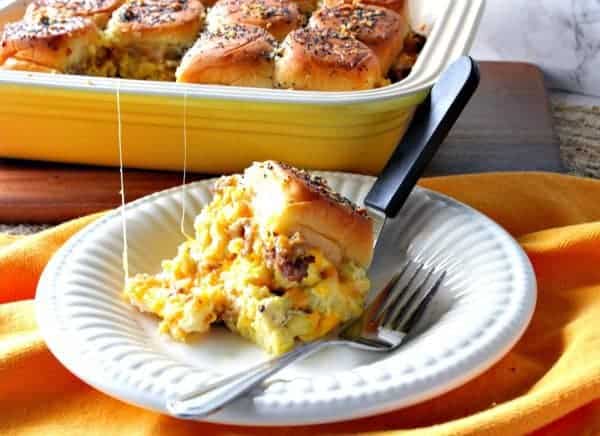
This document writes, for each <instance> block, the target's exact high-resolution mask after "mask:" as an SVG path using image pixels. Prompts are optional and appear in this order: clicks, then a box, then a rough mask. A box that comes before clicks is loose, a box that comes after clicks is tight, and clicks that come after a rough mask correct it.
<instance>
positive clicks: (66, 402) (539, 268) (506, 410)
mask: <svg viewBox="0 0 600 436" xmlns="http://www.w3.org/2000/svg"><path fill="white" fill-rule="evenodd" d="M422 185H423V186H426V187H428V188H431V189H434V190H436V191H440V192H443V193H445V194H448V195H451V196H452V197H455V198H457V199H459V200H461V201H463V202H466V203H468V204H470V205H472V206H473V207H475V208H477V209H479V210H480V211H482V212H484V213H486V214H487V215H489V216H490V217H491V218H493V219H494V220H496V221H497V222H499V223H500V224H501V225H503V226H504V227H505V228H506V229H507V230H508V231H509V232H511V233H512V234H513V235H514V236H515V237H516V238H518V240H519V241H520V243H521V244H522V246H523V248H524V249H525V250H526V252H527V254H528V255H529V257H530V259H531V261H532V262H533V265H534V267H535V271H536V274H537V278H538V284H539V299H538V305H537V308H536V311H535V315H534V317H533V321H532V323H531V325H530V326H529V328H528V329H527V331H526V333H525V335H524V336H523V338H522V339H521V340H520V341H519V342H518V344H517V345H516V346H515V347H514V348H513V350H512V351H510V352H509V353H508V354H507V355H506V356H505V357H504V358H503V359H502V360H501V361H500V362H498V363H497V364H496V365H494V366H493V367H492V368H491V369H490V370H488V371H487V372H486V373H484V374H483V375H481V376H479V377H478V378H476V379H474V380H472V381H470V382H469V383H467V384H466V385H464V386H462V387H460V388H458V389H455V390H453V391H451V392H449V393H447V394H445V395H443V396H441V397H438V398H435V399H433V400H430V401H427V402H425V403H422V404H419V405H417V406H413V407H410V408H407V409H404V410H399V411H397V412H393V413H389V414H385V415H380V416H375V417H371V418H368V419H362V420H358V421H350V422H345V423H339V424H333V425H322V426H315V427H303V428H287V429H285V428H269V429H261V428H244V427H233V426H220V425H213V424H202V423H194V422H187V421H179V420H176V419H173V418H170V417H167V416H163V415H159V414H156V413H152V412H148V411H145V410H142V409H138V408H135V407H133V406H129V405H126V404H124V403H121V402H120V401H118V400H115V399H112V398H110V397H108V396H106V395H104V394H101V393H99V392H97V391H95V390H94V389H91V388H90V387H88V386H87V385H85V384H84V383H83V382H81V381H79V380H78V379H77V378H76V377H74V376H73V375H71V374H70V373H69V372H68V371H67V370H66V369H64V368H63V367H62V366H61V365H60V363H58V361H57V360H56V359H55V358H54V357H53V356H52V354H51V353H50V352H49V351H48V349H47V348H46V346H45V344H44V342H43V340H42V339H41V337H40V334H39V331H38V330H37V327H36V323H35V319H34V315H33V301H32V300H30V299H31V298H33V296H34V294H35V286H36V283H37V280H38V277H39V274H40V272H41V271H42V268H43V266H44V265H45V263H46V262H47V260H48V258H49V256H50V255H51V254H52V253H53V252H54V251H55V250H56V249H57V248H58V247H59V246H60V245H61V244H62V243H63V242H64V241H65V240H66V239H67V238H68V237H69V236H70V235H71V234H73V233H74V232H75V231H76V230H78V229H80V228H81V227H83V226H84V225H86V224H87V223H89V222H90V221H91V220H93V219H94V218H95V217H93V216H92V217H86V218H82V219H80V220H76V221H72V222H69V223H66V224H64V225H61V226H59V227H57V228H54V229H52V230H48V231H45V232H42V233H40V234H37V235H35V236H28V237H22V238H19V237H10V236H0V302H1V303H2V304H0V434H2V435H78V436H87V435H102V436H105V435H112V434H126V435H131V436H135V435H140V436H141V435H144V436H146V435H163V434H164V435H246V434H251V435H262V434H269V435H273V436H275V435H279V434H287V435H311V436H312V435H315V434H349V433H367V432H373V433H376V434H380V435H383V434H385V435H399V434H402V435H405V434H406V435H475V434H490V435H511V436H512V435H517V434H525V433H534V434H535V435H538V436H539V435H597V434H600V181H593V180H588V179H580V178H575V177H569V176H559V175H551V174H543V173H532V174H523V173H512V174H489V175H475V176H456V177H443V178H434V179H425V180H423V181H422Z"/></svg>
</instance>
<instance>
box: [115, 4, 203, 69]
mask: <svg viewBox="0 0 600 436" xmlns="http://www.w3.org/2000/svg"><path fill="white" fill-rule="evenodd" d="M203 20H204V6H202V3H201V2H200V1H199V0H131V1H128V2H127V3H125V4H123V5H122V6H121V7H120V8H119V9H117V10H116V11H115V13H114V14H113V15H112V18H111V19H110V21H109V22H108V26H107V29H106V39H107V41H108V43H109V45H110V47H111V49H112V52H113V56H114V57H115V60H116V62H117V64H118V68H119V75H120V76H121V77H124V78H132V79H150V80H173V79H174V77H175V69H176V68H177V65H178V64H179V61H180V60H181V57H182V56H183V54H184V53H185V51H186V50H187V49H188V48H189V47H191V46H192V44H193V43H194V41H195V40H196V38H197V37H198V34H199V32H200V30H201V29H202V23H203Z"/></svg>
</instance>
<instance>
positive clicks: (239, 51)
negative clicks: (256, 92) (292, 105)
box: [175, 24, 277, 88]
mask: <svg viewBox="0 0 600 436" xmlns="http://www.w3.org/2000/svg"><path fill="white" fill-rule="evenodd" d="M276 44H277V41H276V40H275V38H273V36H271V35H270V34H269V33H268V32H267V31H266V30H264V29H262V28H260V27H257V26H252V25H247V24H224V25H222V26H221V27H219V28H217V29H216V30H209V31H205V32H204V33H202V35H201V36H200V39H198V41H196V43H195V44H194V46H193V47H192V48H191V49H189V50H188V52H187V53H186V54H185V56H184V57H183V59H182V61H181V64H180V65H179V67H178V68H177V71H176V73H175V77H176V80H177V81H178V82H186V83H210V84H217V85H234V86H253V87H257V88H272V87H273V52H274V49H275V46H276Z"/></svg>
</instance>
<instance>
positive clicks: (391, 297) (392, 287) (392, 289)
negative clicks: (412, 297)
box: [374, 260, 411, 322]
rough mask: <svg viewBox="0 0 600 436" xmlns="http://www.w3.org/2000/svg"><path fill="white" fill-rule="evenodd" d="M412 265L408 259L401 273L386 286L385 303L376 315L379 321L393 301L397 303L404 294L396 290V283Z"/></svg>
mask: <svg viewBox="0 0 600 436" xmlns="http://www.w3.org/2000/svg"><path fill="white" fill-rule="evenodd" d="M410 265H411V262H410V260H408V261H406V263H405V264H404V266H403V267H402V269H401V270H400V272H399V273H397V274H396V275H395V276H394V279H393V280H392V281H390V283H389V284H388V285H387V286H386V287H385V291H386V292H387V295H384V299H385V300H384V301H383V304H382V305H381V306H380V307H379V309H378V310H377V313H376V314H375V316H374V319H375V320H376V321H377V322H379V321H380V320H381V318H382V316H383V315H385V313H386V312H387V310H388V309H389V308H390V307H391V306H392V303H395V302H396V301H397V300H398V298H399V297H400V296H401V295H402V292H401V291H398V290H396V285H397V284H398V282H399V281H400V279H401V278H402V276H403V275H404V274H405V273H406V271H408V268H409V266H410Z"/></svg>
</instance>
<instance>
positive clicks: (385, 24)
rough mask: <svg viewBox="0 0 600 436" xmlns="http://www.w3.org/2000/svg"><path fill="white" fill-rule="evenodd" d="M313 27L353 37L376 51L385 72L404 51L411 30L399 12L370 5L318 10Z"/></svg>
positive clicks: (340, 5)
mask: <svg viewBox="0 0 600 436" xmlns="http://www.w3.org/2000/svg"><path fill="white" fill-rule="evenodd" d="M309 26H310V27H312V28H317V29H327V28H329V29H333V30H337V31H338V32H340V33H342V34H346V33H347V34H349V35H351V36H353V37H355V38H356V39H358V40H359V41H361V42H363V43H364V44H366V45H367V46H368V47H369V48H370V49H371V50H373V51H374V52H375V54H376V55H377V57H378V58H379V61H380V63H381V69H382V71H383V72H384V73H385V72H387V71H388V70H389V68H390V67H391V65H392V63H393V62H394V60H395V59H396V58H397V57H398V55H399V54H400V52H401V51H402V47H403V45H404V38H405V37H406V35H407V34H408V31H409V27H408V23H407V22H406V20H405V19H404V18H403V17H402V16H400V15H399V14H397V13H396V12H394V11H392V10H389V9H385V8H382V7H379V6H373V5H366V4H339V5H336V6H332V7H324V8H321V9H319V10H318V11H316V12H315V13H314V14H313V15H312V17H311V19H310V22H309Z"/></svg>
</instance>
